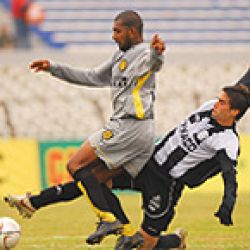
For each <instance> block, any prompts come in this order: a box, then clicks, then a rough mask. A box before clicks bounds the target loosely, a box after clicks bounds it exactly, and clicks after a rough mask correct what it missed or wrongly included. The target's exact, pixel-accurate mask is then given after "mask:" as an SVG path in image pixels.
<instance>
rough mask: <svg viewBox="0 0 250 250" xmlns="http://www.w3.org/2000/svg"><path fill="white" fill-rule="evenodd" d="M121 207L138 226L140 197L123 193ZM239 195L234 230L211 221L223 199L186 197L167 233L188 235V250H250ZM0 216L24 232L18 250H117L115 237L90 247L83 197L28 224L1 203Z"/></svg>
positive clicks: (249, 216) (249, 217)
mask: <svg viewBox="0 0 250 250" xmlns="http://www.w3.org/2000/svg"><path fill="white" fill-rule="evenodd" d="M119 196H120V198H121V200H122V204H123V206H124V208H125V210H126V212H127V214H128V215H129V217H130V218H131V221H132V222H133V225H134V226H137V227H138V226H139V224H140V221H141V218H142V213H141V209H140V204H141V200H140V196H139V195H138V194H128V193H122V194H120V195H119ZM249 197H250V196H249V193H239V197H238V202H237V205H236V209H235V212H234V216H233V218H234V226H232V227H224V226H222V225H220V224H219V223H218V220H217V219H216V218H215V217H214V216H213V213H214V211H215V210H216V209H217V208H218V206H219V204H220V201H221V194H204V193H199V192H189V191H188V192H185V193H184V195H183V197H182V199H181V201H180V203H179V206H178V208H177V213H176V217H175V219H174V220H173V222H172V224H171V226H170V228H169V230H168V231H169V232H171V231H173V230H174V229H175V228H176V227H184V228H185V229H187V230H188V234H189V235H188V249H190V250H203V249H204V250H239V249H250V198H249ZM0 216H1V217H4V216H9V217H12V218H14V219H16V220H17V221H18V223H19V224H20V225H21V227H22V236H21V241H20V243H19V245H18V246H17V247H16V249H17V250H63V249H65V250H69V249H70V250H73V249H86V250H88V249H103V250H106V249H107V250H109V249H113V246H114V244H115V240H116V238H115V236H110V237H109V238H107V239H105V240H104V241H103V243H102V244H101V245H99V246H87V245H86V244H85V238H86V237H87V236H88V234H90V233H91V232H92V231H93V230H94V229H95V222H96V219H95V216H94V214H93V213H92V211H91V210H90V208H89V207H88V205H87V202H86V201H85V200H84V198H80V199H78V200H76V201H73V202H70V203H67V204H66V203H61V204H59V205H53V206H50V207H48V208H44V209H42V210H40V211H39V212H37V213H36V214H35V215H34V217H33V218H32V219H30V220H26V219H23V218H21V217H19V215H18V213H17V212H16V211H15V210H14V209H10V208H9V207H8V206H7V205H6V204H4V202H3V201H0Z"/></svg>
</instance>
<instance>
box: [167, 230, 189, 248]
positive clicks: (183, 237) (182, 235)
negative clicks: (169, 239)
mask: <svg viewBox="0 0 250 250" xmlns="http://www.w3.org/2000/svg"><path fill="white" fill-rule="evenodd" d="M174 234H176V235H177V236H178V237H179V238H180V239H181V243H180V246H179V247H177V248H171V249H170V250H184V249H186V248H187V235H188V232H187V231H186V230H185V229H183V228H177V229H176V230H175V231H174Z"/></svg>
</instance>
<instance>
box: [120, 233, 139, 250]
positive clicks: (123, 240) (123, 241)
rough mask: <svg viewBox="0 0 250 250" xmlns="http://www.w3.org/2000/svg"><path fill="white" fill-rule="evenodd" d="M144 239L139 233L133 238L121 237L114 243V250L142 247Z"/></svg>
mask: <svg viewBox="0 0 250 250" xmlns="http://www.w3.org/2000/svg"><path fill="white" fill-rule="evenodd" d="M143 243H144V239H143V237H142V235H141V234H140V232H136V233H135V234H134V235H133V236H125V235H121V236H120V237H119V238H118V240H117V241H116V245H115V250H130V249H133V248H138V247H140V246H142V245H143Z"/></svg>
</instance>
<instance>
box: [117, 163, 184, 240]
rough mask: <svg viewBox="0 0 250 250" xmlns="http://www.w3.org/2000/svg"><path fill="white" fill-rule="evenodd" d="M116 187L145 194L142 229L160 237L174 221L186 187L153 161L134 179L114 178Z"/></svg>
mask: <svg viewBox="0 0 250 250" xmlns="http://www.w3.org/2000/svg"><path fill="white" fill-rule="evenodd" d="M114 188H118V189H134V190H137V191H141V192H142V197H143V210H144V217H143V222H142V225H141V227H142V229H143V230H144V231H145V232H147V233H148V234H149V235H151V236H158V235H160V233H161V232H162V231H164V230H166V229H167V228H168V225H169V224H170V222H171V220H172V219H173V217H174V213H175V212H174V207H175V206H176V204H177V202H178V200H179V198H180V196H181V193H182V190H183V188H184V186H183V184H182V183H180V182H179V181H177V180H174V179H173V178H172V177H170V176H169V175H168V174H167V173H166V172H165V171H163V169H162V167H159V166H158V165H157V164H156V163H155V162H154V161H153V160H150V161H149V162H148V163H147V165H146V166H145V167H144V168H143V170H142V171H141V173H140V174H139V175H138V176H137V177H136V178H135V179H132V178H131V177H130V176H129V175H126V174H125V175H122V176H120V177H117V178H115V180H114Z"/></svg>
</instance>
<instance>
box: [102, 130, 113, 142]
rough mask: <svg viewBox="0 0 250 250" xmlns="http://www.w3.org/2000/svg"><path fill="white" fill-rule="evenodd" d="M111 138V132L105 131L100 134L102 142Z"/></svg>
mask: <svg viewBox="0 0 250 250" xmlns="http://www.w3.org/2000/svg"><path fill="white" fill-rule="evenodd" d="M112 137H113V132H112V131H111V130H105V131H103V132H102V138H103V139H104V140H109V139H110V138H112Z"/></svg>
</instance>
